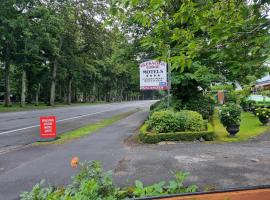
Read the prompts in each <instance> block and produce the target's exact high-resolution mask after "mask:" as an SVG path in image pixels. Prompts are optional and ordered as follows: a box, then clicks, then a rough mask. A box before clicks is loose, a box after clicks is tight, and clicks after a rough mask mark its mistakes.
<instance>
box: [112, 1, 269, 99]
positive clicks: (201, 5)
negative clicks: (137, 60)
mask: <svg viewBox="0 0 270 200" xmlns="http://www.w3.org/2000/svg"><path fill="white" fill-rule="evenodd" d="M119 8H121V9H119ZM268 10H269V2H268V1H253V3H247V2H246V1H236V0H233V1H212V0H206V1H175V0H170V1H165V0H161V1H144V0H136V1H126V0H115V1H112V4H111V13H112V14H114V16H115V18H117V19H114V18H113V19H112V21H115V22H116V23H117V24H118V25H119V24H120V25H122V29H123V30H126V32H127V33H132V34H133V37H134V38H136V39H137V40H139V41H140V42H141V47H142V48H144V50H145V54H146V55H152V57H155V58H158V59H161V60H164V61H167V62H170V63H171V64H172V67H171V69H172V91H173V94H174V95H175V96H176V98H178V99H181V100H184V101H188V99H190V97H194V96H196V94H197V93H202V92H203V91H205V90H207V89H208V87H209V86H210V83H211V82H219V83H220V82H221V83H224V82H228V81H231V82H234V81H238V82H239V83H240V84H241V85H244V84H249V83H251V81H252V80H254V78H255V80H256V78H259V77H261V76H263V75H264V72H266V71H268V69H267V66H266V64H265V62H266V60H267V59H268V57H269V56H268V55H269V51H270V48H269V42H270V36H269V28H270V24H269V20H268V15H267V13H268ZM133 30H136V31H133ZM153 52H154V53H153ZM251 76H252V78H251Z"/></svg>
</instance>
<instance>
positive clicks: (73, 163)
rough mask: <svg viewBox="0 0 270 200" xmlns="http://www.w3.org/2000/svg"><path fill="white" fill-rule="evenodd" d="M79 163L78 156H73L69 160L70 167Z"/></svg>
mask: <svg viewBox="0 0 270 200" xmlns="http://www.w3.org/2000/svg"><path fill="white" fill-rule="evenodd" d="M78 164H79V158H78V157H73V158H72V159H71V161H70V165H71V167H72V168H76V167H77V166H78Z"/></svg>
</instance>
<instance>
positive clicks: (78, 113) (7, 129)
mask: <svg viewBox="0 0 270 200" xmlns="http://www.w3.org/2000/svg"><path fill="white" fill-rule="evenodd" d="M153 102H154V101H132V102H122V103H110V104H100V105H90V106H89V105H88V106H74V107H64V108H54V109H46V110H33V111H24V112H12V113H0V153H1V151H6V150H7V149H12V148H17V147H20V146H22V145H26V144H30V143H33V142H35V141H37V140H38V139H39V117H40V116H52V115H54V116H56V117H57V130H58V131H57V132H58V134H61V133H64V132H67V131H71V130H74V129H76V128H79V127H81V126H84V125H86V124H89V123H94V122H97V121H99V120H102V119H106V118H109V117H112V116H115V115H118V114H121V113H124V112H128V111H131V110H134V109H136V108H142V107H145V106H146V107H149V105H151V104H152V103H153Z"/></svg>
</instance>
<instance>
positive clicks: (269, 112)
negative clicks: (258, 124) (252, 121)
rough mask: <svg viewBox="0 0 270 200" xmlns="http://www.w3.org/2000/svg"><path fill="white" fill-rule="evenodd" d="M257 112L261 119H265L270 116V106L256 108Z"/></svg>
mask: <svg viewBox="0 0 270 200" xmlns="http://www.w3.org/2000/svg"><path fill="white" fill-rule="evenodd" d="M255 113H256V116H257V117H258V118H259V119H260V121H264V120H267V119H269V118H270V109H269V108H256V109H255Z"/></svg>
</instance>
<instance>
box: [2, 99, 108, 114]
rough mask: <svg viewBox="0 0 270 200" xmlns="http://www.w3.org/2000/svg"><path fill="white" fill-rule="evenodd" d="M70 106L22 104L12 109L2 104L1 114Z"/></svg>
mask: <svg viewBox="0 0 270 200" xmlns="http://www.w3.org/2000/svg"><path fill="white" fill-rule="evenodd" d="M101 103H104V102H95V103H74V104H72V106H84V105H96V104H101ZM66 106H70V105H67V104H64V103H57V104H55V106H48V105H46V104H44V103H41V104H39V105H38V106H35V105H34V104H26V105H25V106H24V107H23V108H22V107H20V104H17V103H16V104H12V106H10V107H4V105H3V104H0V113H1V112H17V111H27V110H39V109H49V108H57V107H66Z"/></svg>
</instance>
